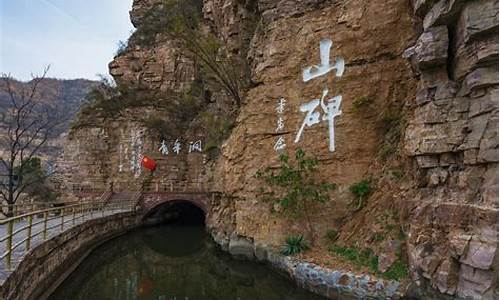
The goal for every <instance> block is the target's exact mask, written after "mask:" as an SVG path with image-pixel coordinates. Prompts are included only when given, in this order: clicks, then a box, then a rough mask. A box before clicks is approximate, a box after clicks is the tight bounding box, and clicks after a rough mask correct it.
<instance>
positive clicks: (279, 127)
mask: <svg viewBox="0 0 500 300" xmlns="http://www.w3.org/2000/svg"><path fill="white" fill-rule="evenodd" d="M285 107H286V99H284V98H281V99H280V100H279V101H278V105H277V106H276V114H277V115H278V117H277V119H276V133H282V132H283V130H284V129H285V121H284V119H283V113H284V112H285ZM285 148H286V142H285V138H284V137H283V136H280V137H278V139H277V140H276V143H275V144H274V150H276V151H281V150H284V149H285Z"/></svg>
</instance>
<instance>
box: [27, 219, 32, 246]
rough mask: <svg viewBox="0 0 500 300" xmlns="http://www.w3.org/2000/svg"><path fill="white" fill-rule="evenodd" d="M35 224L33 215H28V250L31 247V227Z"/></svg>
mask: <svg viewBox="0 0 500 300" xmlns="http://www.w3.org/2000/svg"><path fill="white" fill-rule="evenodd" d="M32 226H33V215H30V216H29V217H28V234H27V235H28V236H27V239H26V251H28V250H29V249H30V247H31V227H32Z"/></svg>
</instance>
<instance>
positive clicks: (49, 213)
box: [0, 194, 137, 270]
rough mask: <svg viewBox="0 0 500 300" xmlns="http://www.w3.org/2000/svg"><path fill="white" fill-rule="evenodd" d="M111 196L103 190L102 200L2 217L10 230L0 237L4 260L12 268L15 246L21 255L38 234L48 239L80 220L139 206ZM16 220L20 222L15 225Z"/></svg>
mask: <svg viewBox="0 0 500 300" xmlns="http://www.w3.org/2000/svg"><path fill="white" fill-rule="evenodd" d="M103 199H104V200H103ZM109 199H110V195H107V196H105V195H104V194H103V195H102V197H101V198H100V199H99V201H88V202H78V203H72V204H67V205H64V206H60V207H52V208H45V209H40V210H35V211H31V212H28V213H25V214H22V215H18V216H14V217H11V218H8V219H4V220H0V227H1V226H6V234H5V235H4V236H2V237H0V244H5V252H3V253H2V254H1V255H0V262H2V261H3V263H4V264H5V268H6V269H8V270H11V269H12V258H13V253H14V250H16V249H19V248H21V251H22V254H21V256H22V255H24V254H25V253H27V252H28V251H29V250H30V249H31V247H32V246H33V241H34V239H35V238H41V240H42V241H45V240H47V239H48V238H49V236H50V234H52V233H54V232H56V233H60V232H63V231H64V229H65V227H66V228H70V227H72V226H75V225H76V223H77V222H80V223H83V222H84V221H85V220H86V219H93V218H94V217H97V216H99V214H101V215H102V216H103V217H104V216H105V215H110V214H113V213H115V212H123V211H134V210H135V207H136V202H137V201H136V200H135V199H133V200H130V201H120V202H110V201H109ZM23 222H24V224H22V223H23ZM16 224H18V225H20V226H17V227H18V228H15V227H16V226H15V225H16Z"/></svg>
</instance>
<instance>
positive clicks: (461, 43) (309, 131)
mask: <svg viewBox="0 0 500 300" xmlns="http://www.w3.org/2000/svg"><path fill="white" fill-rule="evenodd" d="M411 2H412V3H411V4H410V3H407V2H406V1H399V0H386V1H362V0H351V1H338V0H307V1H298V0H278V1H270V0H247V1H236V0H205V1H203V7H202V12H201V14H202V16H203V18H204V21H203V26H204V29H205V30H211V31H213V32H215V33H216V35H217V37H218V38H219V39H221V40H223V41H224V45H225V47H227V50H228V51H229V53H231V55H235V56H243V57H245V58H246V59H247V62H248V70H247V71H248V72H249V74H250V77H251V81H252V84H251V86H250V88H249V89H248V90H247V91H246V93H245V95H244V97H243V101H242V104H241V106H240V107H239V108H236V107H234V106H232V105H231V103H230V97H228V95H227V94H226V93H225V92H224V91H222V90H214V89H213V88H212V89H211V90H206V91H205V93H207V94H209V95H211V96H210V97H211V99H210V101H211V102H210V104H209V105H208V108H207V110H208V111H210V112H211V113H212V114H216V115H217V114H219V115H225V114H226V113H228V112H232V113H235V114H236V115H237V117H236V121H235V123H234V128H233V129H232V132H231V134H230V136H229V138H228V139H227V140H225V142H224V143H223V144H222V145H220V150H219V151H217V152H218V155H212V154H213V153H209V152H208V150H206V149H205V150H204V151H203V152H202V153H199V152H194V153H188V152H187V151H186V150H187V147H188V145H189V142H194V141H196V140H202V141H203V142H205V138H206V135H207V132H206V130H208V129H207V128H206V130H204V129H203V128H201V129H200V128H198V129H194V128H195V126H191V125H192V124H190V125H189V126H186V128H185V132H184V134H183V136H182V137H180V138H182V139H183V151H184V152H182V153H181V154H179V155H174V154H173V153H172V152H170V153H169V155H168V156H166V155H163V154H162V153H160V151H159V148H160V146H161V139H160V137H159V136H158V135H157V134H153V133H151V132H149V131H148V130H147V128H145V126H144V124H143V123H141V122H139V119H140V118H141V117H142V116H145V115H146V116H149V115H154V114H155V113H157V112H158V111H157V110H158V109H157V107H156V104H157V103H156V100H155V99H152V100H151V102H150V103H148V104H147V105H144V106H142V107H137V108H134V109H130V110H127V111H126V112H125V113H124V114H123V115H122V116H121V117H120V118H117V119H113V120H97V122H95V124H94V125H92V126H86V127H83V128H80V129H77V130H75V131H74V132H73V133H72V135H71V140H70V142H69V143H68V145H67V146H66V148H67V151H66V158H67V162H68V163H69V165H70V166H71V169H70V171H71V172H70V173H71V176H70V177H68V178H69V180H68V181H69V182H68V185H69V186H71V185H73V184H74V185H79V184H82V183H83V185H85V186H88V187H94V188H98V189H104V188H106V187H107V186H108V185H109V183H110V182H113V183H114V186H115V189H120V190H130V189H134V190H135V189H138V188H139V187H140V186H141V185H143V184H145V183H148V184H147V185H148V187H149V188H151V189H153V190H166V191H168V190H175V191H193V190H194V191H214V192H218V193H220V195H222V199H223V201H220V203H219V204H217V203H212V207H213V211H211V212H210V213H209V218H208V223H209V224H208V225H209V226H210V227H211V229H212V230H213V231H214V236H215V237H216V239H217V240H218V242H219V243H221V244H225V245H228V243H229V240H231V239H235V240H238V239H245V240H252V241H253V242H254V243H255V244H260V245H262V244H265V245H269V246H271V247H278V246H280V245H281V244H282V242H283V239H284V237H285V236H287V235H291V234H298V233H303V231H304V226H305V224H304V222H303V221H301V220H292V219H288V218H283V217H282V216H281V215H279V214H273V213H271V210H270V208H271V207H270V206H269V204H267V203H264V202H262V201H261V199H260V198H261V195H260V191H259V190H260V188H261V187H262V185H263V182H262V181H260V180H259V179H256V178H255V174H256V173H257V171H258V170H262V169H264V168H267V167H271V168H274V167H278V166H279V156H280V155H281V154H288V155H290V156H293V155H294V153H295V151H296V150H297V149H299V148H301V149H304V150H305V151H306V153H307V154H308V155H312V156H315V157H317V158H318V159H319V161H320V165H319V170H320V179H322V180H325V181H327V182H329V183H335V184H336V185H337V189H336V190H335V191H333V192H331V194H330V201H329V202H328V203H327V204H326V205H325V206H318V207H316V208H313V212H314V213H313V216H312V217H313V222H314V225H315V228H316V230H315V235H316V236H315V237H316V239H317V240H321V239H322V238H323V236H324V234H325V232H327V230H331V229H336V230H338V231H339V235H340V237H339V241H340V242H345V244H346V245H349V244H355V245H356V246H358V247H372V248H374V249H375V251H376V252H377V254H378V255H380V261H381V264H382V262H383V261H384V259H385V258H387V255H386V256H385V257H383V255H384V254H385V253H384V251H385V250H386V249H388V248H392V249H390V251H392V252H393V253H392V254H391V255H392V256H394V253H400V250H401V249H402V250H403V253H402V255H401V256H402V259H403V260H404V261H407V263H408V265H409V269H410V275H411V277H412V279H414V281H415V282H417V283H418V284H419V285H420V287H422V286H427V285H428V286H430V287H432V288H433V289H434V290H437V291H439V292H440V293H441V294H442V295H448V296H449V297H452V296H453V297H455V296H460V297H466V296H472V297H473V298H474V299H481V298H484V299H494V298H495V297H496V295H497V293H498V292H497V290H498V287H497V286H496V284H495V282H496V279H497V277H496V276H497V274H498V265H497V264H496V261H497V257H498V246H497V245H498V222H497V217H498V185H497V180H498V133H497V131H498V94H497V91H498V69H497V67H496V66H497V62H498V37H497V33H498V8H497V3H495V1H484V0H477V1H444V0H442V1H438V0H413V1H411ZM161 3H162V1H160V0H135V1H134V5H133V8H132V11H131V13H130V15H131V20H132V22H133V24H134V25H135V26H136V27H137V28H138V30H139V29H140V28H144V26H148V25H151V24H149V23H148V22H150V21H151V15H150V14H149V13H150V11H151V9H155V8H157V7H159V6H158V5H160V4H161ZM160 6H161V5H160ZM160 17H161V16H160ZM140 40H141V37H140V36H137V35H134V36H133V37H132V39H131V41H130V42H129V45H128V47H127V48H126V49H125V51H124V52H123V53H121V54H120V55H118V56H117V57H115V59H114V61H113V62H111V63H110V73H111V74H112V75H113V77H114V78H115V80H116V81H117V82H118V83H119V84H128V85H132V86H138V87H140V88H141V89H147V90H152V91H159V92H161V93H163V94H169V93H174V92H180V91H183V90H185V89H186V88H188V87H189V86H190V84H191V83H192V82H193V81H194V80H195V79H196V78H197V76H199V73H198V69H197V67H196V61H195V60H193V59H192V58H191V57H190V56H189V55H187V54H186V52H185V51H183V49H181V47H180V45H179V43H178V41H175V40H172V39H169V38H168V37H167V36H165V35H164V34H162V33H161V32H158V33H155V32H153V35H152V39H150V43H149V44H141V43H137V42H134V41H140ZM330 45H331V46H330ZM326 90H327V91H326ZM163 94H162V95H163ZM336 96H341V98H340V97H336ZM322 97H324V99H322ZM321 100H324V101H321ZM179 101H180V100H179ZM335 101H336V102H335ZM320 103H322V104H323V105H324V106H322V105H321V104H320ZM307 104H309V105H307ZM326 105H329V106H326ZM308 112H309V113H310V114H309V115H307V114H308ZM329 114H330V117H329ZM332 116H333V117H332ZM331 129H333V132H332V130H331ZM171 138H172V139H173V140H175V138H177V137H171ZM173 140H171V141H169V142H173ZM333 142H334V143H333ZM333 148H334V149H333ZM219 152H220V153H219ZM143 155H148V156H150V157H153V158H154V159H155V160H156V161H157V163H158V170H157V171H156V172H155V173H154V174H152V175H151V174H149V173H148V172H146V171H145V170H144V169H143V168H141V166H140V164H139V163H140V159H141V158H142V156H143ZM364 179H367V180H370V182H371V183H372V185H373V188H374V190H375V191H374V193H373V195H372V196H371V197H370V198H369V199H368V202H367V204H366V207H364V208H362V209H361V210H360V211H354V212H353V210H352V208H351V206H352V203H353V202H355V201H356V198H355V196H354V195H353V194H352V193H351V191H350V189H349V188H350V186H352V185H353V184H355V183H357V182H360V181H361V180H364ZM385 215H392V217H391V218H393V219H394V220H396V222H397V224H394V225H395V226H394V227H396V228H397V229H395V230H393V232H392V233H391V235H398V234H399V233H400V231H399V228H400V227H401V235H402V236H403V237H402V239H404V240H405V243H403V246H402V248H400V247H399V246H398V247H393V246H391V245H399V244H400V243H399V241H396V238H395V237H394V236H391V238H390V239H389V240H388V241H382V242H380V241H379V242H376V241H375V240H374V239H375V236H376V234H379V233H380V232H385V231H383V230H385V229H383V226H387V224H385V225H384V224H382V223H383V222H386V221H383V222H379V221H380V219H383V218H385ZM391 222H393V221H391ZM390 225H391V226H392V225H393V224H390ZM386 245H388V246H386ZM396 248H397V249H396ZM323 250H324V249H323ZM325 251H326V250H325ZM318 253H319V254H318ZM325 253H326V252H315V253H313V254H311V256H310V257H305V258H306V259H311V260H312V259H315V258H318V257H320V258H321V256H324V255H326V254H325ZM389 256H390V255H389ZM382 258H384V259H382ZM394 259H395V258H394ZM394 259H391V258H389V261H390V263H393V262H394ZM390 263H389V265H390ZM335 267H336V266H335ZM421 297H423V298H425V297H427V298H428V297H431V296H429V295H424V296H422V295H421ZM432 297H437V296H436V295H433V296H432ZM443 297H444V296H443Z"/></svg>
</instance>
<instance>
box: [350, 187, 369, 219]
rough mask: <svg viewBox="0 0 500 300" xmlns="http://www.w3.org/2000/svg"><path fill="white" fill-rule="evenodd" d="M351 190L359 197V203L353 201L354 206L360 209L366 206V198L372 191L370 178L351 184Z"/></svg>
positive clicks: (356, 209)
mask: <svg viewBox="0 0 500 300" xmlns="http://www.w3.org/2000/svg"><path fill="white" fill-rule="evenodd" d="M349 190H350V191H351V193H353V194H354V195H355V196H356V197H357V203H353V206H354V207H355V211H358V210H360V209H361V208H363V207H364V206H365V202H366V199H367V198H368V196H370V194H371V193H372V186H371V183H370V181H369V180H361V181H360V182H358V183H355V184H353V185H351V186H350V187H349Z"/></svg>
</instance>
